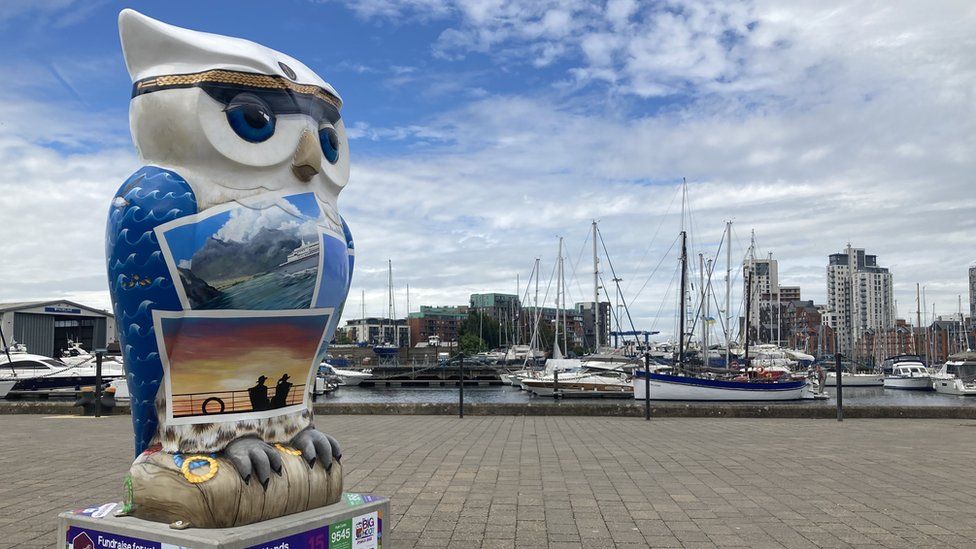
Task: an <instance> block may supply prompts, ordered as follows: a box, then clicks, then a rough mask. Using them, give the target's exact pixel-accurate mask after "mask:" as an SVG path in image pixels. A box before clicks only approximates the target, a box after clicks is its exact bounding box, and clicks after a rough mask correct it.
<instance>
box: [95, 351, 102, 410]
mask: <svg viewBox="0 0 976 549" xmlns="http://www.w3.org/2000/svg"><path fill="white" fill-rule="evenodd" d="M95 417H102V351H95Z"/></svg>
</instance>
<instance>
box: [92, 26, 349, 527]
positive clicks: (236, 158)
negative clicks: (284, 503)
mask: <svg viewBox="0 0 976 549" xmlns="http://www.w3.org/2000/svg"><path fill="white" fill-rule="evenodd" d="M119 33H120V36H121V42H122V50H123V53H124V56H125V63H126V67H127V68H128V71H129V75H130V76H131V78H132V81H133V87H132V100H131V103H130V111H129V121H130V127H131V132H132V137H133V140H134V142H135V145H136V148H137V150H138V153H139V155H140V157H141V158H142V160H143V162H144V166H143V167H142V168H140V169H139V170H138V171H136V172H135V173H134V174H133V175H132V176H131V177H129V178H128V179H127V180H126V181H125V182H124V183H123V184H122V186H121V187H120V188H119V190H118V192H117V193H116V195H115V198H114V199H113V201H112V205H111V207H110V210H109V216H108V227H107V234H106V255H107V262H108V275H109V286H110V291H111V295H112V301H113V306H114V308H115V315H116V318H117V323H118V327H119V335H120V341H121V346H122V351H123V355H124V359H125V365H126V373H127V378H128V385H129V390H130V393H131V395H132V423H133V428H134V432H135V451H136V456H137V457H136V461H135V463H134V465H133V471H135V468H136V467H137V466H138V465H140V464H143V465H145V464H146V463H148V462H151V463H153V464H156V465H159V464H163V465H164V466H165V467H171V468H172V470H173V471H175V472H176V473H182V474H183V476H184V477H185V480H186V481H187V483H188V484H190V485H196V486H203V485H204V483H206V482H225V483H226V482H230V481H229V480H227V478H228V476H227V475H228V474H229V473H228V471H222V470H220V469H221V467H220V465H221V464H224V465H225V467H226V466H227V464H229V465H230V466H232V468H233V469H232V470H230V473H236V475H237V476H238V477H239V479H240V480H239V482H242V483H243V486H244V487H246V488H241V489H240V490H245V489H246V490H253V489H254V487H255V486H259V488H258V489H259V490H263V491H265V492H267V491H268V490H272V489H274V487H275V483H276V482H284V481H282V480H280V477H282V475H283V472H282V470H283V463H285V462H287V463H291V461H296V460H295V459H294V456H300V457H301V458H302V460H303V461H304V466H305V467H307V468H308V472H306V473H302V475H304V476H307V477H308V479H312V480H308V483H312V484H314V482H316V481H315V480H314V479H315V478H321V479H325V478H327V475H326V474H323V473H314V471H313V470H315V469H318V468H321V469H322V471H324V472H325V473H329V472H331V470H332V469H333V465H334V464H336V463H338V461H339V459H340V457H341V451H340V448H339V444H338V442H337V441H336V440H335V439H334V438H333V437H331V436H329V435H327V434H325V433H322V432H321V431H318V430H317V429H316V428H315V426H314V425H313V421H312V412H311V405H310V396H309V392H310V389H311V388H312V384H313V383H314V379H315V374H316V373H317V369H318V365H319V363H320V362H321V360H322V359H323V358H324V355H325V349H326V345H327V342H328V341H330V340H331V338H332V335H333V333H334V331H335V328H336V325H337V323H338V319H339V316H340V313H341V309H342V306H343V303H344V301H345V298H346V295H347V293H348V291H349V283H350V279H351V276H352V269H353V257H354V251H353V243H352V237H351V235H350V232H349V229H348V227H347V226H346V224H345V222H344V221H343V220H342V218H341V217H340V216H339V214H338V211H337V206H336V200H337V198H338V195H339V192H340V191H342V189H343V188H344V187H345V185H346V183H347V181H348V179H349V149H348V142H347V139H346V134H345V130H344V126H343V122H342V119H341V117H340V108H341V105H342V101H341V99H340V98H339V95H338V94H337V93H336V91H335V90H334V89H333V88H332V86H331V85H329V84H328V83H326V82H325V81H324V80H323V79H322V78H320V77H319V76H318V75H317V74H315V73H314V72H313V71H312V70H311V69H309V68H308V67H306V66H305V65H304V64H302V63H301V62H299V61H297V60H295V59H293V58H291V57H289V56H287V55H285V54H282V53H279V52H277V51H274V50H272V49H269V48H267V47H264V46H261V45H258V44H255V43H253V42H249V41H246V40H242V39H238V38H230V37H225V36H218V35H214V34H208V33H203V32H196V31H191V30H187V29H183V28H179V27H174V26H171V25H167V24H165V23H162V22H160V21H157V20H154V19H151V18H149V17H147V16H145V15H142V14H140V13H138V12H135V11H133V10H128V9H127V10H124V11H122V12H121V14H120V15H119ZM161 456H162V457H161ZM289 460H291V461H289ZM170 461H172V463H170ZM287 463H285V465H287ZM165 467H164V468H165ZM226 468H228V469H229V467H226ZM285 469H287V467H285ZM132 474H133V475H135V472H133V473H132ZM296 475H298V473H292V474H291V477H289V481H288V482H291V483H294V482H296V478H297V477H296ZM315 475H318V476H315ZM215 477H216V478H215ZM303 478H304V477H303ZM255 480H256V481H257V482H254V481H255ZM306 480H307V479H306ZM303 482H304V480H303ZM321 482H325V481H321ZM228 486H229V485H228ZM130 489H131V484H130ZM303 489H304V490H306V491H309V490H311V491H314V490H315V489H316V487H315V486H314V485H312V486H306V487H305V488H303ZM137 490H142V491H148V492H152V491H153V486H152V485H151V482H150V483H148V484H147V483H143V484H140V485H139V487H137ZM240 490H238V492H235V493H232V494H230V495H226V497H227V498H228V502H229V503H233V505H235V506H237V505H238V503H237V501H238V500H239V499H241V498H242V496H241V492H240ZM218 492H220V491H218ZM222 493H223V492H220V493H217V495H216V496H213V497H216V498H218V499H219V498H220V497H223V496H221V494H222ZM144 495H145V496H146V498H148V499H153V498H157V499H158V498H161V497H163V496H158V495H153V494H152V493H149V494H144ZM337 497H338V494H335V495H334V497H333V496H330V498H331V499H336V498H337ZM220 503H221V502H220V501H217V502H216V503H214V506H217V505H219V504H220ZM241 505H243V503H241ZM235 508H236V507H235ZM295 510H303V509H291V510H290V512H294V511H295ZM265 514H267V510H265ZM160 516H162V515H160ZM167 516H168V515H167ZM262 518H268V517H267V516H264V517H262ZM228 520H229V521H230V522H231V524H235V523H236V524H240V523H242V522H249V521H253V520H251V519H250V518H244V519H242V518H240V517H237V518H231V519H228ZM198 522H207V521H206V520H203V521H200V520H199V519H198ZM217 522H218V523H219V522H220V521H217ZM231 524H223V523H221V524H217V523H212V524H211V525H218V526H227V525H231Z"/></svg>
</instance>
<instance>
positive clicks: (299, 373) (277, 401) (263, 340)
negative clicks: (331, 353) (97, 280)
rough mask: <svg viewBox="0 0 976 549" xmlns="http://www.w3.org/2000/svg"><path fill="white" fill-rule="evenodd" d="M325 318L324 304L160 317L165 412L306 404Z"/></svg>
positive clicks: (249, 413)
mask: <svg viewBox="0 0 976 549" xmlns="http://www.w3.org/2000/svg"><path fill="white" fill-rule="evenodd" d="M223 314H224V315H227V313H223ZM329 318H330V314H329V312H323V311H321V310H319V311H316V310H309V311H302V312H300V313H299V312H295V314H292V313H289V314H287V315H273V316H269V315H267V314H262V315H261V316H213V315H206V316H195V315H193V314H192V313H190V314H189V315H187V316H181V315H179V314H174V315H173V316H170V317H162V318H160V319H159V321H160V322H159V326H158V328H159V329H160V330H161V334H162V339H163V345H161V348H162V349H163V352H164V353H165V357H164V364H165V365H166V383H167V391H168V393H169V396H170V398H169V399H168V402H169V403H170V406H171V411H170V412H169V415H170V417H171V418H172V419H174V420H179V419H180V418H185V419H186V422H187V423H196V422H199V421H207V422H211V421H232V420H234V421H236V420H240V419H246V418H253V417H262V413H265V412H267V413H275V412H271V411H276V412H277V411H280V409H282V408H290V407H296V409H298V408H300V407H304V406H305V405H306V402H305V393H306V392H307V387H306V383H307V380H308V376H309V371H310V369H311V368H313V367H314V362H315V358H316V353H317V351H318V348H319V345H320V342H321V340H322V337H323V334H324V332H325V330H326V327H327V325H328V323H329Z"/></svg>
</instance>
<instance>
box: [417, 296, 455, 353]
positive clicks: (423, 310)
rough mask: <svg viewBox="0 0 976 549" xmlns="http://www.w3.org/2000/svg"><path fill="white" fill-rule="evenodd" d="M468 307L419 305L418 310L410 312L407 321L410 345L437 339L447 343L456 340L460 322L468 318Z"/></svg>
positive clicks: (441, 342) (443, 343)
mask: <svg viewBox="0 0 976 549" xmlns="http://www.w3.org/2000/svg"><path fill="white" fill-rule="evenodd" d="M468 312H469V309H468V307H467V306H465V305H459V306H456V307H455V306H449V307H431V306H429V305H421V307H420V311H418V312H414V313H410V315H409V317H408V318H407V322H408V323H409V326H410V336H411V339H410V346H411V347H416V346H417V344H418V343H424V344H429V343H431V342H434V341H437V342H440V344H442V345H449V344H451V343H453V342H456V341H457V340H458V332H459V331H460V330H461V324H463V323H464V320H465V319H466V318H468Z"/></svg>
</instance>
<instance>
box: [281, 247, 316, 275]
mask: <svg viewBox="0 0 976 549" xmlns="http://www.w3.org/2000/svg"><path fill="white" fill-rule="evenodd" d="M318 260H319V243H318V242H317V241H316V242H305V241H302V245H301V246H299V247H297V248H295V249H294V250H293V251H292V252H291V253H290V254H288V257H287V258H286V259H285V261H284V262H283V263H282V264H281V265H278V268H277V270H278V271H279V272H281V273H284V274H291V273H297V272H300V271H304V270H306V269H314V268H316V267H317V266H318Z"/></svg>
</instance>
